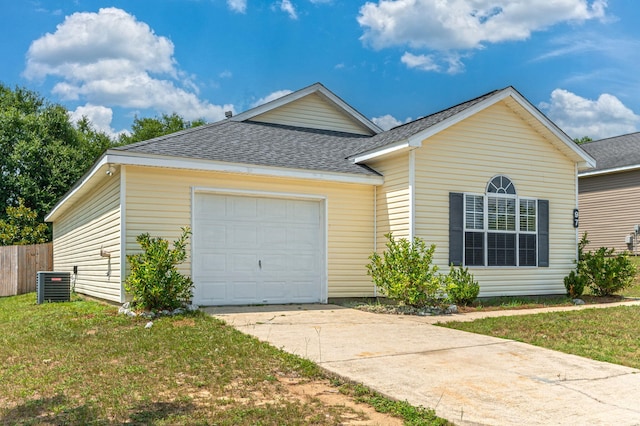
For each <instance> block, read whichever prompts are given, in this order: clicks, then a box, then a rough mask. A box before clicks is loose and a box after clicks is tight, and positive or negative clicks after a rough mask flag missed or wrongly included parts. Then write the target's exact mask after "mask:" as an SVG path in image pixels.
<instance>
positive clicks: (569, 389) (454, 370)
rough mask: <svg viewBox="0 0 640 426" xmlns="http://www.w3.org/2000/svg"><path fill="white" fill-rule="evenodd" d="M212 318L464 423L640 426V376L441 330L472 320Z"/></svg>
mask: <svg viewBox="0 0 640 426" xmlns="http://www.w3.org/2000/svg"><path fill="white" fill-rule="evenodd" d="M205 311H206V312H208V313H210V314H213V315H214V316H216V317H218V318H220V319H222V320H224V321H226V322H227V323H228V324H230V325H232V326H234V327H235V328H237V329H238V330H240V331H242V332H245V333H248V334H251V335H253V336H256V337H257V338H259V339H260V340H263V341H267V342H269V343H271V344H272V345H273V346H276V347H278V348H281V349H283V350H285V351H287V352H291V353H294V354H296V355H299V356H302V357H305V358H308V359H310V360H313V361H315V362H316V363H318V364H319V365H320V366H322V367H323V368H325V369H326V370H328V371H330V372H332V373H335V374H337V375H339V376H341V377H345V378H348V379H351V380H354V381H356V382H360V383H363V384H365V385H367V386H369V387H370V388H372V389H375V390H377V391H379V392H381V393H382V394H385V395H387V396H390V397H392V398H396V399H399V400H407V401H408V402H410V403H411V404H413V405H416V406H419V405H422V406H424V407H428V408H432V409H435V411H436V414H437V415H438V416H440V417H444V418H446V419H449V420H451V421H453V422H455V423H456V424H490V425H515V424H518V425H522V424H527V425H535V424H545V425H548V424H571V425H576V424H584V425H587V424H588V425H596V424H602V425H613V424H615V425H638V424H640V370H637V369H633V368H628V367H622V366H619V365H614V364H608V363H604V362H598V361H593V360H590V359H586V358H582V357H578V356H573V355H566V354H563V353H560V352H556V351H552V350H547V349H542V348H538V347H535V346H531V345H528V344H524V343H519V342H515V341H512V340H504V339H498V338H494V337H488V336H481V335H476V334H472V333H467V332H463V331H458V330H450V329H447V328H442V327H437V326H434V325H433V323H434V322H435V321H437V320H453V319H456V320H459V319H470V318H473V314H465V315H456V316H454V317H453V318H452V317H416V316H395V315H383V314H372V313H367V312H362V311H358V310H354V309H348V308H342V307H340V306H334V305H286V306H283V305H280V306H260V307H255V306H251V307H219V308H206V309H205ZM528 312H529V313H531V311H528ZM469 315H471V317H469Z"/></svg>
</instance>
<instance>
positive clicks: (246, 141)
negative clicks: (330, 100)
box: [112, 120, 379, 176]
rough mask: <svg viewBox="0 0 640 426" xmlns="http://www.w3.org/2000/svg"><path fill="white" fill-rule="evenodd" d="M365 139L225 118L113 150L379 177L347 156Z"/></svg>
mask: <svg viewBox="0 0 640 426" xmlns="http://www.w3.org/2000/svg"><path fill="white" fill-rule="evenodd" d="M367 138H369V137H368V136H360V135H355V134H351V133H342V132H334V131H328V130H316V129H307V128H299V127H292V126H284V125H278V124H266V123H258V122H254V121H243V122H237V121H232V120H225V121H220V122H217V123H213V124H208V125H204V126H199V127H194V128H191V129H188V130H184V131H181V132H177V133H172V134H169V135H165V136H161V137H158V138H155V139H150V140H147V141H143V142H137V143H134V144H131V145H125V146H121V147H118V148H114V149H113V150H112V151H122V152H135V153H141V154H151V155H163V156H172V157H181V158H193V159H202V160H213V161H223V162H229V163H240V164H251V165H258V166H269V167H285V168H292V169H303V170H318V171H326V172H336V173H355V174H360V175H370V176H377V175H379V174H378V173H376V172H375V171H373V170H372V169H370V168H368V167H366V166H362V165H358V164H353V163H352V162H351V161H350V160H348V159H347V157H348V156H349V154H350V153H352V152H354V150H355V149H356V148H357V147H358V146H360V144H361V143H362V141H363V139H367Z"/></svg>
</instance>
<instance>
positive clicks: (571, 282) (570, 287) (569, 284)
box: [564, 271, 587, 299]
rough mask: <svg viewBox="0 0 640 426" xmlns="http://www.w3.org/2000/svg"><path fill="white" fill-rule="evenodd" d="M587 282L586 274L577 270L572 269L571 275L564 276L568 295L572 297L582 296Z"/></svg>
mask: <svg viewBox="0 0 640 426" xmlns="http://www.w3.org/2000/svg"><path fill="white" fill-rule="evenodd" d="M586 284H587V277H586V275H584V274H578V273H576V271H571V272H570V273H569V275H567V276H566V277H564V287H565V288H566V289H567V296H569V297H570V298H572V299H575V298H577V297H580V296H582V293H583V292H584V288H585V286H586Z"/></svg>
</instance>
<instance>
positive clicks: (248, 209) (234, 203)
mask: <svg viewBox="0 0 640 426" xmlns="http://www.w3.org/2000/svg"><path fill="white" fill-rule="evenodd" d="M227 201H228V204H227V206H228V207H230V208H228V212H229V213H230V214H229V215H228V217H230V218H235V219H239V220H243V219H256V218H258V217H259V216H258V199H257V198H251V197H227Z"/></svg>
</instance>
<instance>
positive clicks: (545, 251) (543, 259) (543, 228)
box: [538, 200, 549, 268]
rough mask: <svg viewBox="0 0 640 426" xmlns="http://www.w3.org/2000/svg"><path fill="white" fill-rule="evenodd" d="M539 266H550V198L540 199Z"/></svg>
mask: <svg viewBox="0 0 640 426" xmlns="http://www.w3.org/2000/svg"><path fill="white" fill-rule="evenodd" d="M538 266H541V267H545V268H548V267H549V200H538Z"/></svg>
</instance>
